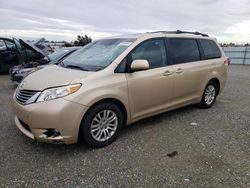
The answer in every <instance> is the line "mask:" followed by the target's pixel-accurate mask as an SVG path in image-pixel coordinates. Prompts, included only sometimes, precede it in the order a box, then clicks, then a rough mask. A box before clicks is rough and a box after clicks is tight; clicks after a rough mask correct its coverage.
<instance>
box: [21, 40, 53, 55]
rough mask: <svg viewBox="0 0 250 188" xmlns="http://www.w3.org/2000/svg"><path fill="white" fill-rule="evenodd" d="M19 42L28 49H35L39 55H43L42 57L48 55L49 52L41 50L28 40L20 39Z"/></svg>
mask: <svg viewBox="0 0 250 188" xmlns="http://www.w3.org/2000/svg"><path fill="white" fill-rule="evenodd" d="M19 42H20V44H22V45H23V46H25V47H26V48H27V49H29V50H31V51H33V52H34V53H35V54H36V55H38V56H39V57H41V58H44V57H47V54H46V53H45V52H43V51H42V50H40V49H39V48H37V47H36V46H35V45H34V44H32V43H29V42H26V41H24V40H22V39H19ZM47 58H48V57H47Z"/></svg>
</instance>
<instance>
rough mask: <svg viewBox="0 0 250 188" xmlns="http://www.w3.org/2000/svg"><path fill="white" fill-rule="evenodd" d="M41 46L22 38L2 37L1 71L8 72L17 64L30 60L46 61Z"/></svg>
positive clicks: (0, 51)
mask: <svg viewBox="0 0 250 188" xmlns="http://www.w3.org/2000/svg"><path fill="white" fill-rule="evenodd" d="M45 56H46V54H44V53H43V52H42V51H41V50H40V49H39V48H37V47H35V46H34V45H32V44H29V43H28V42H25V41H24V40H22V39H19V40H17V39H15V38H13V39H9V38H0V73H8V72H9V70H10V69H11V68H12V67H14V66H15V65H19V64H25V63H28V62H30V61H44V60H43V58H44V57H45Z"/></svg>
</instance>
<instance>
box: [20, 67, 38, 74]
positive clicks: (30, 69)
mask: <svg viewBox="0 0 250 188" xmlns="http://www.w3.org/2000/svg"><path fill="white" fill-rule="evenodd" d="M35 71H36V69H35V68H27V69H21V70H19V71H18V73H19V74H25V73H26V74H30V73H32V72H35Z"/></svg>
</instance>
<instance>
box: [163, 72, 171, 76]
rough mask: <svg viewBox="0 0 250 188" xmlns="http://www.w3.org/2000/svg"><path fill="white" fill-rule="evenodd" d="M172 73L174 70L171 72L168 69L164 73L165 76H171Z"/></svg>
mask: <svg viewBox="0 0 250 188" xmlns="http://www.w3.org/2000/svg"><path fill="white" fill-rule="evenodd" d="M172 74H173V72H171V71H166V72H164V73H163V76H170V75H172Z"/></svg>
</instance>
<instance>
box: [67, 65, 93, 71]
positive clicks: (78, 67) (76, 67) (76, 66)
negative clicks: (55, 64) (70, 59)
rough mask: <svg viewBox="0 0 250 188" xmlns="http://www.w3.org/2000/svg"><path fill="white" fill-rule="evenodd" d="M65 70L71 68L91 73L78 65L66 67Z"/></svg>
mask: <svg viewBox="0 0 250 188" xmlns="http://www.w3.org/2000/svg"><path fill="white" fill-rule="evenodd" d="M64 67H65V68H69V69H78V70H83V71H89V70H88V69H85V68H83V67H81V66H78V65H65V66H64Z"/></svg>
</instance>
